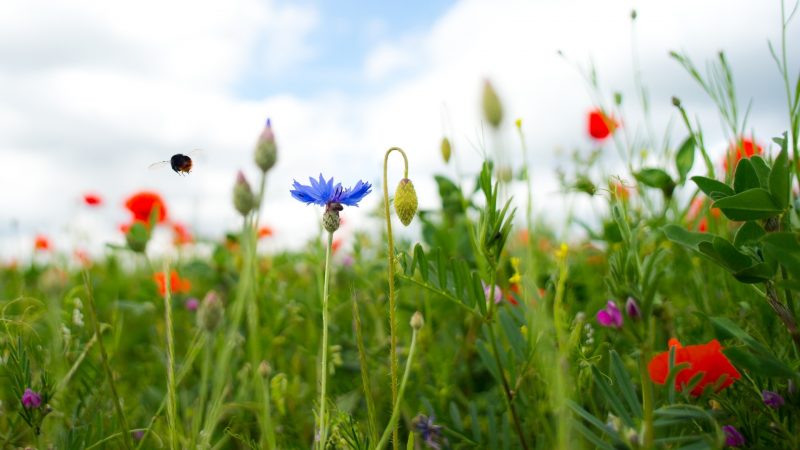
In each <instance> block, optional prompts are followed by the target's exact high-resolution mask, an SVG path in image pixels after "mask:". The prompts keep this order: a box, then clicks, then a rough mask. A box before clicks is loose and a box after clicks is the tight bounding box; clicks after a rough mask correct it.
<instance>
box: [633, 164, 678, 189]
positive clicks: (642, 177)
mask: <svg viewBox="0 0 800 450" xmlns="http://www.w3.org/2000/svg"><path fill="white" fill-rule="evenodd" d="M633 176H634V178H636V180H637V181H639V182H640V183H642V184H644V185H645V186H649V187H653V188H657V189H662V190H666V189H671V188H674V187H675V182H674V181H672V178H671V177H670V176H669V174H667V172H664V171H663V170H661V169H656V168H644V169H642V170H640V171H638V172H636V173H634V174H633Z"/></svg>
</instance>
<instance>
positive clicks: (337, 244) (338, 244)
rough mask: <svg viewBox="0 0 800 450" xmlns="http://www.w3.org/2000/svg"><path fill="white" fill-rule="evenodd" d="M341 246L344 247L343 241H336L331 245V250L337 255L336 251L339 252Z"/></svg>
mask: <svg viewBox="0 0 800 450" xmlns="http://www.w3.org/2000/svg"><path fill="white" fill-rule="evenodd" d="M341 246H342V240H341V239H334V240H333V243H332V244H331V250H333V253H336V251H337V250H339V248H340V247H341Z"/></svg>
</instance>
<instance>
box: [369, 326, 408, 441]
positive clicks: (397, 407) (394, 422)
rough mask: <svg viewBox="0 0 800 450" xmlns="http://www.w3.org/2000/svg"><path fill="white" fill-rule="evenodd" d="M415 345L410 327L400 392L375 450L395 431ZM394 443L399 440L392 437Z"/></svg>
mask: <svg viewBox="0 0 800 450" xmlns="http://www.w3.org/2000/svg"><path fill="white" fill-rule="evenodd" d="M416 346H417V329H416V328H412V331H411V347H409V349H408V360H406V368H405V370H404V371H403V380H402V381H401V382H400V392H399V395H398V397H397V401H395V402H394V407H393V408H392V416H391V418H390V419H389V423H388V424H387V425H386V429H385V430H383V435H381V440H380V441H378V444H377V445H376V446H375V450H381V449H382V448H383V447H385V446H386V443H387V442H388V441H389V435H390V434H395V433H397V422H398V419H399V417H400V401H401V400H402V399H403V393H404V392H405V390H406V382H407V381H408V374H409V373H411V363H412V362H413V361H414V349H415V348H416ZM393 441H394V443H395V445H399V441H398V440H397V438H393Z"/></svg>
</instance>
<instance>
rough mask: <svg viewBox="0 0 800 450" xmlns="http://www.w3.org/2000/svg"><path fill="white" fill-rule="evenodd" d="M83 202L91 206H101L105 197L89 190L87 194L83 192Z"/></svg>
mask: <svg viewBox="0 0 800 450" xmlns="http://www.w3.org/2000/svg"><path fill="white" fill-rule="evenodd" d="M83 203H86V204H87V205H89V206H100V205H101V204H103V198H102V197H100V195H98V194H95V193H93V192H87V193H86V194H83Z"/></svg>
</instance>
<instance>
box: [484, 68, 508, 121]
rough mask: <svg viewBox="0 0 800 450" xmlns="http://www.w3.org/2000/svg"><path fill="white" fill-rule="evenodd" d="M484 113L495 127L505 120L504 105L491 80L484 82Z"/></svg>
mask: <svg viewBox="0 0 800 450" xmlns="http://www.w3.org/2000/svg"><path fill="white" fill-rule="evenodd" d="M483 115H484V117H486V120H487V121H488V122H489V124H491V125H492V126H493V127H495V128H497V127H499V126H500V122H502V121H503V105H502V103H500V98H499V97H498V96H497V92H495V90H494V87H492V83H490V82H489V80H486V81H485V82H484V83H483Z"/></svg>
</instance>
